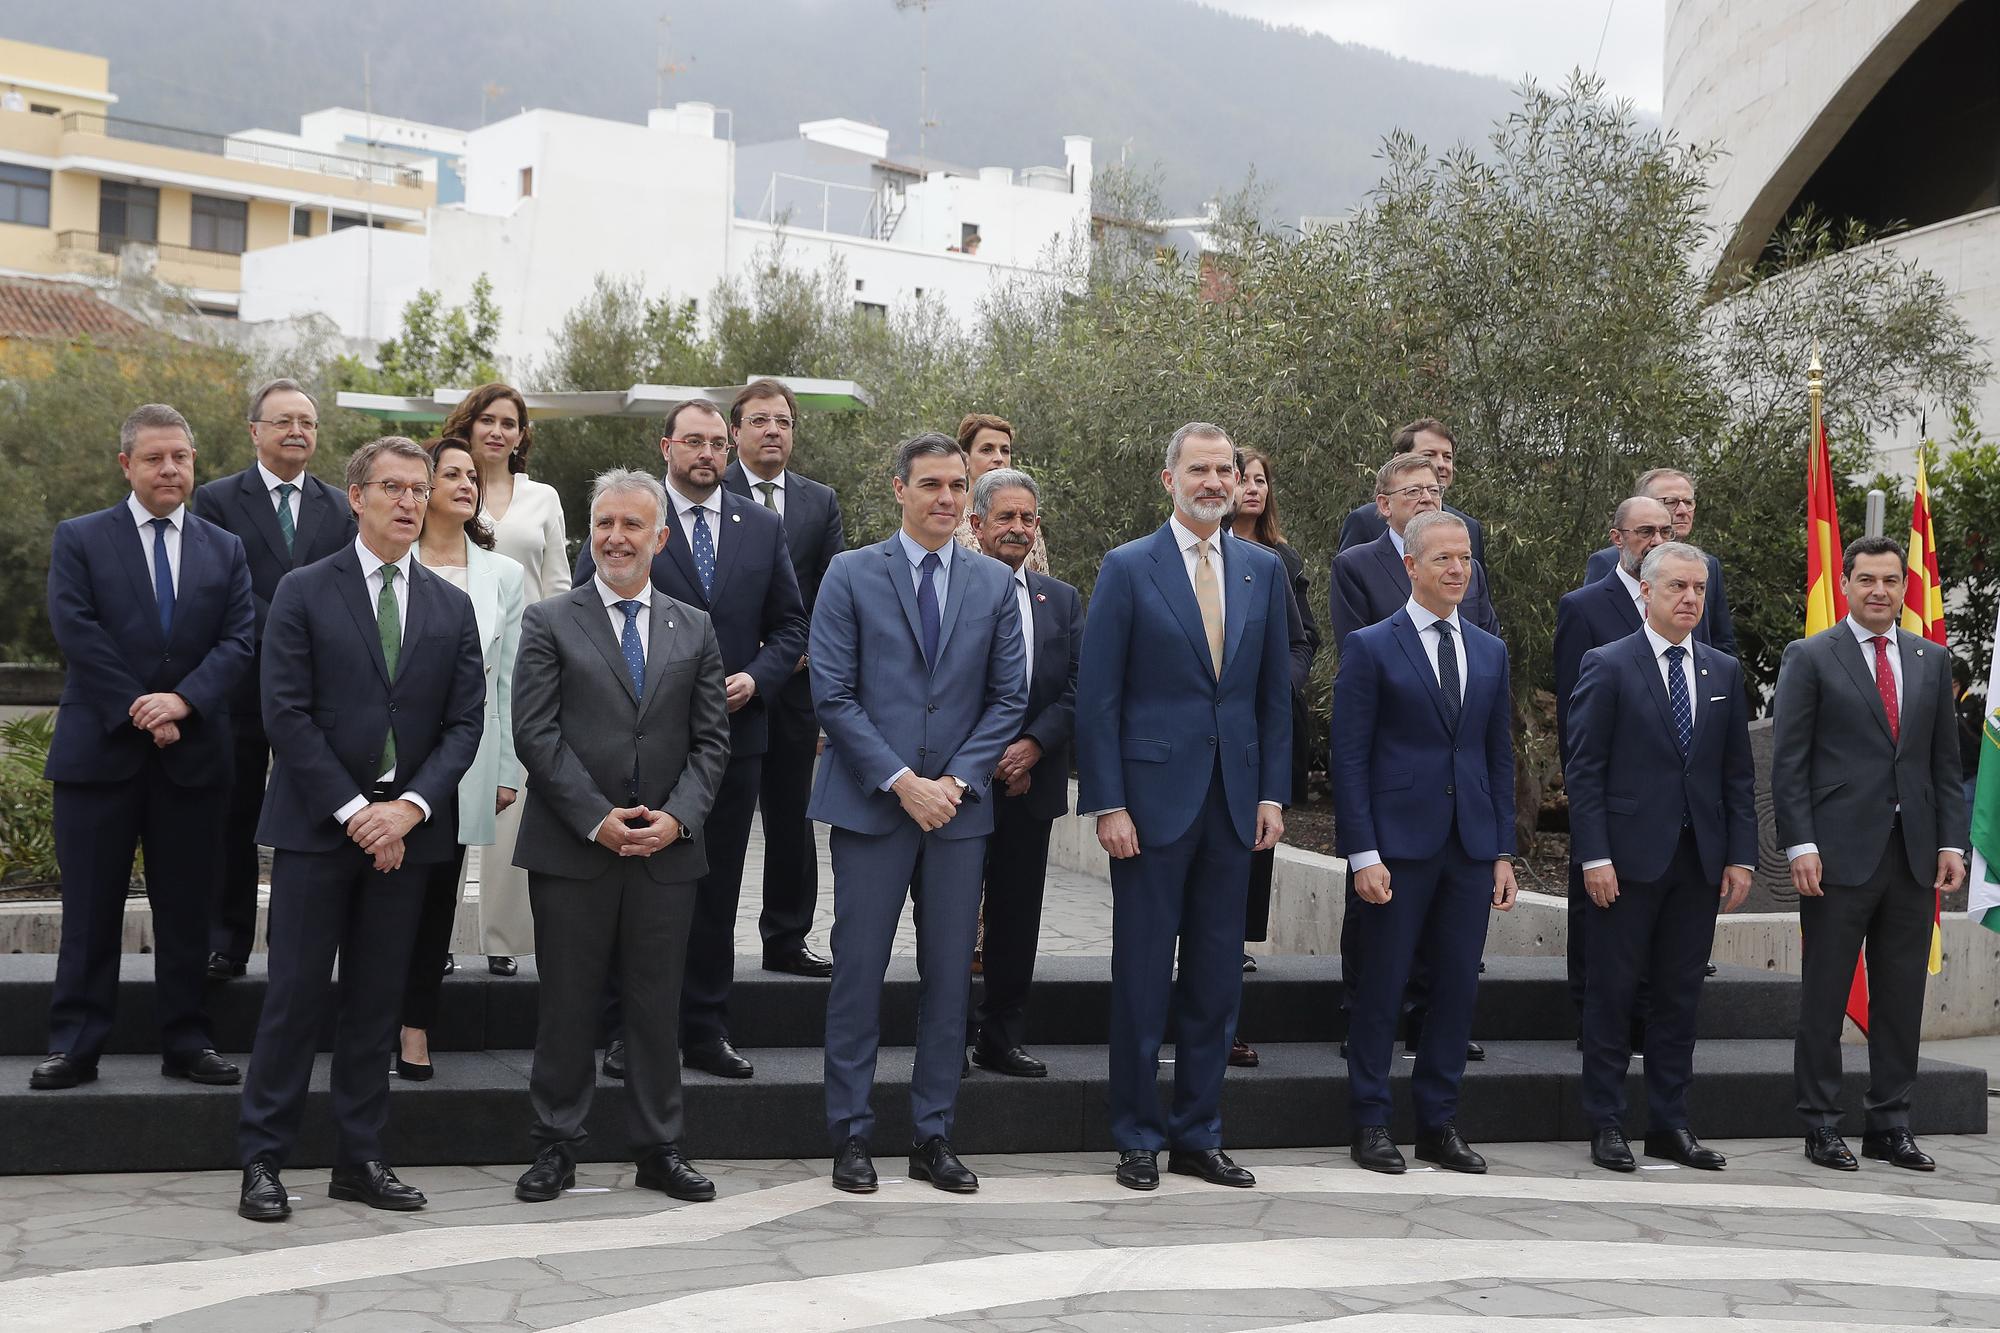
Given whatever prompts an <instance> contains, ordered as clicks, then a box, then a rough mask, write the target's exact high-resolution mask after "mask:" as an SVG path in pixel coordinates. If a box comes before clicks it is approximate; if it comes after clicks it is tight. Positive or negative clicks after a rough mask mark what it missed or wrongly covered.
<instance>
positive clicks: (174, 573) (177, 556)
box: [125, 493, 187, 597]
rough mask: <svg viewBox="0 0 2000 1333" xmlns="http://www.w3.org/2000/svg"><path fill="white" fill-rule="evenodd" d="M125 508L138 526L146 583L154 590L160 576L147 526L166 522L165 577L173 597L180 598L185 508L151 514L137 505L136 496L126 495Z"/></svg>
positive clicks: (184, 506)
mask: <svg viewBox="0 0 2000 1333" xmlns="http://www.w3.org/2000/svg"><path fill="white" fill-rule="evenodd" d="M125 507H126V508H127V509H129V510H131V511H132V521H133V522H135V523H137V524H138V525H139V549H140V550H142V551H144V552H145V553H146V582H147V583H148V584H150V585H151V586H153V587H155V588H157V587H159V586H160V576H159V573H158V572H157V571H156V570H154V568H153V529H152V527H151V526H149V525H150V524H151V523H152V521H153V520H154V519H155V518H164V519H166V520H167V577H168V578H170V579H172V580H173V582H174V595H175V596H176V597H178V596H180V591H181V525H182V524H184V523H186V522H187V506H186V505H175V506H174V512H173V513H171V514H157V515H156V514H151V513H148V512H147V511H146V506H144V505H142V504H140V503H139V497H138V496H137V495H136V494H132V493H127V494H126V496H125Z"/></svg>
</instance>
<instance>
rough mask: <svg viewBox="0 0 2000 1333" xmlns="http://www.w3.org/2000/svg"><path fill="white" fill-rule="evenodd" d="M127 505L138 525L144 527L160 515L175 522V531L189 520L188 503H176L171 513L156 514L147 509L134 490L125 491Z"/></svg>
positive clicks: (170, 521) (172, 522) (168, 520)
mask: <svg viewBox="0 0 2000 1333" xmlns="http://www.w3.org/2000/svg"><path fill="white" fill-rule="evenodd" d="M125 507H126V508H127V509H129V510H131V511H132V518H133V520H134V521H135V522H137V523H138V525H139V526H140V527H142V528H143V527H145V526H146V525H147V524H148V523H151V522H152V521H153V519H154V518H155V517H159V518H164V519H166V520H167V522H169V523H171V524H173V525H174V531H175V532H179V531H180V530H181V525H182V524H183V523H184V522H186V521H187V506H186V505H184V504H180V505H175V506H174V511H173V512H172V513H171V514H160V515H157V516H156V515H154V514H152V513H149V512H148V511H147V509H146V506H144V505H142V504H140V503H139V496H138V494H137V493H136V492H134V491H127V492H126V493H125Z"/></svg>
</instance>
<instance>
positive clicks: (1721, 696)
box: [1708, 694, 1729, 704]
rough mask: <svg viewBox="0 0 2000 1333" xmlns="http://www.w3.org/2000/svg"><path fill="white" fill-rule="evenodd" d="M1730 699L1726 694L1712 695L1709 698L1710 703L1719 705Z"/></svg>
mask: <svg viewBox="0 0 2000 1333" xmlns="http://www.w3.org/2000/svg"><path fill="white" fill-rule="evenodd" d="M1728 698H1729V696H1728V695H1726V694H1711V695H1709V696H1708V701H1709V702H1710V703H1712V704H1719V703H1722V702H1723V701H1724V700H1726V699H1728Z"/></svg>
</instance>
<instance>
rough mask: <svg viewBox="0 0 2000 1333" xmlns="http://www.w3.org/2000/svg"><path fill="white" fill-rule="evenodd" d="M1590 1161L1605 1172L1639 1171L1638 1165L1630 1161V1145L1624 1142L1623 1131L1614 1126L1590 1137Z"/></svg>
mask: <svg viewBox="0 0 2000 1333" xmlns="http://www.w3.org/2000/svg"><path fill="white" fill-rule="evenodd" d="M1590 1160H1591V1161H1592V1162H1594V1163H1596V1164H1597V1165H1598V1166H1601V1167H1603V1168H1604V1169H1605V1170H1606V1171H1637V1170H1638V1169H1639V1164H1638V1163H1637V1162H1635V1161H1634V1160H1632V1145H1631V1144H1629V1143H1627V1142H1626V1141H1625V1131H1624V1130H1622V1129H1619V1128H1618V1127H1617V1126H1616V1125H1612V1126H1609V1127H1607V1128H1605V1129H1600V1130H1598V1131H1597V1132H1596V1133H1595V1134H1593V1135H1591V1136H1590Z"/></svg>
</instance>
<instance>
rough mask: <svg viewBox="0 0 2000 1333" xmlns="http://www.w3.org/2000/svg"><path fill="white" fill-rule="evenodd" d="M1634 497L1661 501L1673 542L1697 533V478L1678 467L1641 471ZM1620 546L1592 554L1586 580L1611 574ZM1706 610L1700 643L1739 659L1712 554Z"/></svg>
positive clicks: (1719, 564)
mask: <svg viewBox="0 0 2000 1333" xmlns="http://www.w3.org/2000/svg"><path fill="white" fill-rule="evenodd" d="M1632 493H1633V494H1634V495H1643V496H1646V497H1647V498H1648V499H1652V500H1658V501H1659V502H1660V503H1661V504H1662V505H1664V506H1666V510H1667V512H1668V513H1669V514H1671V515H1672V516H1673V525H1674V535H1673V540H1674V541H1677V542H1684V541H1687V540H1688V539H1689V536H1690V534H1692V533H1693V532H1694V478H1693V477H1690V476H1689V475H1688V474H1687V473H1685V472H1682V471H1681V470H1680V469H1678V468H1671V467H1656V468H1653V469H1652V470H1651V471H1647V472H1641V473H1640V474H1639V480H1638V482H1637V484H1636V485H1634V486H1633V488H1632ZM1618 556H1619V547H1618V545H1617V544H1616V541H1615V539H1614V542H1613V544H1612V545H1610V546H1607V547H1605V548H1603V549H1602V550H1599V551H1593V552H1591V556H1590V562H1589V563H1588V564H1587V565H1585V566H1584V572H1583V581H1584V582H1585V583H1587V584H1588V583H1595V582H1597V581H1598V580H1599V579H1601V578H1603V577H1604V576H1605V575H1607V574H1609V573H1610V572H1611V570H1612V567H1613V566H1614V565H1616V564H1617V563H1618ZM1706 606H1707V610H1705V611H1703V612H1702V615H1701V630H1700V634H1699V638H1698V642H1701V643H1705V644H1707V645H1708V646H1709V647H1711V648H1719V649H1721V650H1722V651H1723V652H1725V653H1727V654H1729V655H1730V656H1731V657H1734V656H1736V625H1735V622H1734V621H1732V620H1731V619H1730V616H1729V597H1728V595H1727V594H1726V593H1725V592H1724V591H1723V589H1722V562H1721V561H1720V560H1718V559H1716V558H1715V557H1714V556H1713V555H1711V556H1709V557H1708V600H1707V602H1706Z"/></svg>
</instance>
